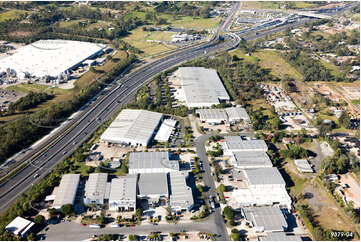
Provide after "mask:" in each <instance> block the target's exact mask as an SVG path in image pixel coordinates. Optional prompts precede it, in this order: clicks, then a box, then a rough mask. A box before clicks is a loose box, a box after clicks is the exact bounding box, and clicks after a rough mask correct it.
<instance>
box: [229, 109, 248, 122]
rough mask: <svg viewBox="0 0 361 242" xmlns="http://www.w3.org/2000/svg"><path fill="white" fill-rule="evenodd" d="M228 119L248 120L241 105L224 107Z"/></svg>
mask: <svg viewBox="0 0 361 242" xmlns="http://www.w3.org/2000/svg"><path fill="white" fill-rule="evenodd" d="M225 111H226V113H227V116H228V119H229V120H230V121H231V120H240V119H243V120H250V118H249V116H248V113H247V111H246V109H244V108H242V107H229V108H226V109H225Z"/></svg>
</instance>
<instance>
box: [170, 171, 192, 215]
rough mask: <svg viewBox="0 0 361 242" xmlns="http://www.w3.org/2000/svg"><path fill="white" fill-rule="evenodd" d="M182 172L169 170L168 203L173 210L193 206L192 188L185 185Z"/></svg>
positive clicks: (184, 176) (184, 177) (184, 175)
mask: <svg viewBox="0 0 361 242" xmlns="http://www.w3.org/2000/svg"><path fill="white" fill-rule="evenodd" d="M186 177H187V175H186V174H185V173H184V172H170V173H169V180H170V195H169V205H170V206H171V208H172V209H174V210H183V209H190V208H192V206H193V203H194V201H193V194H192V189H191V188H190V187H188V186H187V183H186Z"/></svg>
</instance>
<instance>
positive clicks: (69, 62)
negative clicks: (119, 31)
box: [0, 39, 106, 77]
mask: <svg viewBox="0 0 361 242" xmlns="http://www.w3.org/2000/svg"><path fill="white" fill-rule="evenodd" d="M105 47H106V46H105V45H103V44H97V43H89V42H81V41H74V40H59V39H58V40H39V41H36V42H34V43H31V44H29V45H26V46H24V47H22V48H19V49H18V50H17V51H16V53H15V54H13V55H11V56H9V57H7V58H5V59H2V60H1V62H0V71H6V70H7V68H10V69H13V70H15V71H16V72H17V73H20V72H28V73H30V74H31V75H34V76H37V77H44V76H52V77H57V76H58V75H59V74H60V73H62V72H64V71H66V70H68V69H70V68H72V67H74V66H75V65H77V64H79V63H81V62H83V61H84V60H86V59H87V58H89V57H90V56H92V55H94V54H95V53H97V52H99V51H101V50H102V49H104V48H105Z"/></svg>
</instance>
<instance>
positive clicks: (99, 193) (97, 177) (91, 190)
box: [85, 173, 108, 200]
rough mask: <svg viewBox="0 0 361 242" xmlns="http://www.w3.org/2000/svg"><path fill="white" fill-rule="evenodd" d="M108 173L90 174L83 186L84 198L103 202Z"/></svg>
mask: <svg viewBox="0 0 361 242" xmlns="http://www.w3.org/2000/svg"><path fill="white" fill-rule="evenodd" d="M107 180H108V173H91V174H89V179H88V181H87V182H86V184H85V197H86V198H89V199H91V200H104V198H105V197H106V192H107Z"/></svg>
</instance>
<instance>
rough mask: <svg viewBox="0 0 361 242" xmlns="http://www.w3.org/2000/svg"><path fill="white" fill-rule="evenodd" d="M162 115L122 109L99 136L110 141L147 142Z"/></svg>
mask: <svg viewBox="0 0 361 242" xmlns="http://www.w3.org/2000/svg"><path fill="white" fill-rule="evenodd" d="M162 117H163V115H162V114H161V113H156V112H150V111H147V110H132V109H123V110H122V111H121V112H120V114H119V115H118V116H117V118H116V119H115V120H114V121H113V122H112V123H111V124H110V126H109V127H108V128H107V129H106V130H105V132H104V133H103V134H102V136H101V140H103V141H107V142H112V143H128V142H131V141H132V142H134V143H139V144H145V145H146V144H148V143H149V141H150V139H151V137H152V136H153V133H154V130H155V129H156V128H157V126H158V125H159V123H160V121H161V119H162Z"/></svg>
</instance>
